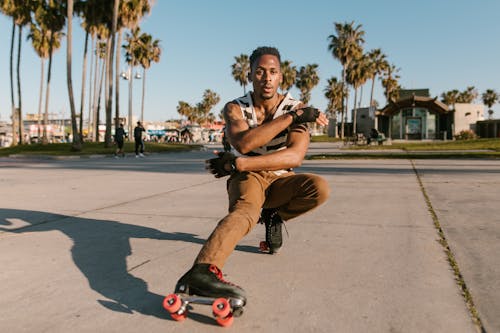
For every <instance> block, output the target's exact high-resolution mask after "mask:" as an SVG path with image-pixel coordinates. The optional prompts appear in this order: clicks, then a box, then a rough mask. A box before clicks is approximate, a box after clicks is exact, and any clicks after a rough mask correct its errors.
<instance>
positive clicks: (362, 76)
mask: <svg viewBox="0 0 500 333" xmlns="http://www.w3.org/2000/svg"><path fill="white" fill-rule="evenodd" d="M368 71H369V61H368V57H367V56H365V55H361V56H360V57H359V58H358V59H355V61H353V62H351V65H350V66H349V67H348V68H347V75H346V79H347V83H349V84H351V85H352V86H353V87H354V114H353V117H352V122H353V127H352V128H353V133H354V134H356V133H357V128H356V121H357V113H358V105H357V100H358V88H359V87H361V86H362V85H363V84H364V83H365V82H366V81H367V80H368V78H369V72H368Z"/></svg>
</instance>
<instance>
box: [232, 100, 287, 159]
mask: <svg viewBox="0 0 500 333" xmlns="http://www.w3.org/2000/svg"><path fill="white" fill-rule="evenodd" d="M224 119H225V121H226V134H227V138H228V140H229V143H231V145H232V146H233V147H234V148H235V149H236V150H237V151H238V152H240V153H241V154H247V153H249V152H250V151H252V150H254V149H256V148H259V147H261V146H263V145H265V144H267V143H268V142H269V141H271V140H272V139H273V138H274V137H275V136H276V135H278V134H279V133H280V132H282V131H283V130H285V129H286V128H288V127H289V126H290V125H291V124H292V121H293V118H292V116H290V115H286V114H285V115H282V116H279V117H277V118H276V119H273V120H271V121H269V122H266V123H264V124H262V125H260V126H257V127H254V128H250V127H249V126H248V123H247V122H246V120H245V119H243V115H242V114H241V108H240V107H239V105H238V104H236V103H233V102H230V103H228V104H226V106H225V107H224Z"/></svg>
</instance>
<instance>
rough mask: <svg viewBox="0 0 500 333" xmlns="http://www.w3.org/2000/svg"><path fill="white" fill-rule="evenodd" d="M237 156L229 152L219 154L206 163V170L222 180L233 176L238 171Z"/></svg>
mask: <svg viewBox="0 0 500 333" xmlns="http://www.w3.org/2000/svg"><path fill="white" fill-rule="evenodd" d="M235 161H236V156H234V154H233V153H229V152H219V153H217V157H215V158H211V159H209V160H206V161H205V169H207V170H208V171H209V172H210V173H212V174H214V175H215V178H221V177H225V176H228V175H230V174H232V173H233V172H235V171H237V170H236V162H235Z"/></svg>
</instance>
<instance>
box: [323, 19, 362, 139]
mask: <svg viewBox="0 0 500 333" xmlns="http://www.w3.org/2000/svg"><path fill="white" fill-rule="evenodd" d="M334 25H335V31H336V35H330V36H328V38H329V39H330V44H329V45H328V50H330V51H331V52H332V55H333V57H334V58H335V59H337V60H339V61H340V63H341V64H342V82H343V83H344V84H345V83H346V75H347V68H348V67H349V65H350V63H351V61H352V60H353V59H356V58H357V57H359V55H360V54H361V53H362V52H363V48H362V44H363V43H364V39H363V36H364V34H365V32H364V31H363V30H361V25H358V26H356V27H354V21H353V22H351V23H343V24H342V23H334ZM343 91H344V92H346V93H347V91H348V90H347V89H344V90H343ZM345 99H346V102H345V104H343V106H342V124H341V132H340V136H341V138H344V113H345V112H346V109H347V94H346V97H345ZM343 100H344V98H343Z"/></svg>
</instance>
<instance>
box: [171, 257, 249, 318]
mask: <svg viewBox="0 0 500 333" xmlns="http://www.w3.org/2000/svg"><path fill="white" fill-rule="evenodd" d="M190 303H192V304H204V305H211V306H212V310H213V314H214V316H215V318H216V321H217V323H218V324H219V325H221V326H230V325H231V324H232V322H233V319H234V317H239V316H241V315H242V314H243V307H244V306H245V304H246V293H245V291H244V290H243V289H242V288H240V287H238V286H237V285H235V284H233V283H231V282H228V281H225V280H224V278H223V276H222V271H221V270H220V269H219V268H218V267H217V266H215V265H210V264H195V265H194V266H193V267H192V268H191V269H190V270H189V271H188V272H187V273H186V274H184V275H183V276H182V277H181V278H180V279H179V281H178V282H177V284H176V286H175V291H174V293H173V294H170V295H168V296H167V297H165V299H164V301H163V307H164V308H165V309H166V310H167V311H168V312H169V313H170V316H171V317H172V318H173V319H174V320H177V321H181V320H184V319H186V316H187V312H188V305H189V304H190Z"/></svg>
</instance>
